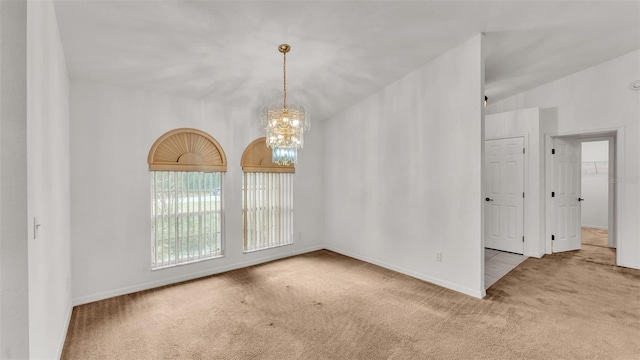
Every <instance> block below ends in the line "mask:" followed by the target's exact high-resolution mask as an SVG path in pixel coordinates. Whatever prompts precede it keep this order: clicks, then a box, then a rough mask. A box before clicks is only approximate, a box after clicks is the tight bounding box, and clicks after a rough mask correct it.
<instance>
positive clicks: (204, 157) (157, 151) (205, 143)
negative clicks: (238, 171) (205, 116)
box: [147, 128, 227, 172]
mask: <svg viewBox="0 0 640 360" xmlns="http://www.w3.org/2000/svg"><path fill="white" fill-rule="evenodd" d="M147 162H148V163H149V170H152V171H205V172H210V171H211V172H226V171H227V157H226V155H225V154H224V151H223V150H222V147H221V146H220V144H218V142H217V141H216V139H214V138H213V137H212V136H211V135H209V134H207V133H206V132H204V131H201V130H197V129H188V128H182V129H175V130H171V131H169V132H167V133H165V134H164V135H162V136H160V137H159V138H158V140H156V142H155V143H154V144H153V146H151V150H150V151H149V158H148V159H147Z"/></svg>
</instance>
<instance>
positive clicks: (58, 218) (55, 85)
mask: <svg viewBox="0 0 640 360" xmlns="http://www.w3.org/2000/svg"><path fill="white" fill-rule="evenodd" d="M27 10H28V15H27V26H28V27H27V29H28V30H27V86H28V93H27V96H28V97H27V109H28V110H27V156H28V166H27V171H28V180H27V187H28V219H29V221H30V226H29V349H30V352H29V354H30V356H31V358H34V359H52V358H57V357H59V356H60V354H61V352H62V347H63V345H64V339H65V336H66V330H67V326H68V323H69V318H70V316H71V288H70V281H71V248H70V246H71V240H70V238H71V225H70V219H71V213H70V196H71V193H70V189H69V185H70V170H69V77H68V74H67V68H66V61H65V58H64V54H63V50H62V43H61V41H60V34H59V32H58V24H57V20H56V14H55V10H54V6H53V3H52V2H51V1H29V2H28V6H27ZM34 217H37V218H38V222H39V223H40V224H41V226H40V228H39V230H38V232H37V238H36V239H34V238H33V224H32V223H31V222H32V221H33V218H34Z"/></svg>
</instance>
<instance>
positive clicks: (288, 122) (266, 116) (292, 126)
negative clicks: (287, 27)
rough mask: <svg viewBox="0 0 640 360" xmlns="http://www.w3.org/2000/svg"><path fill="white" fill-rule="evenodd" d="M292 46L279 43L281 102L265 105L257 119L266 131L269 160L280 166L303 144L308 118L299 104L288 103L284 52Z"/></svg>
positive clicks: (293, 160) (291, 160)
mask: <svg viewBox="0 0 640 360" xmlns="http://www.w3.org/2000/svg"><path fill="white" fill-rule="evenodd" d="M289 50H291V47H290V46H289V45H287V44H282V45H280V46H278V51H280V52H281V53H282V55H283V56H284V61H283V66H282V72H283V99H282V104H271V105H269V106H265V107H264V108H263V109H262V111H261V112H260V121H261V123H262V126H263V127H264V129H265V130H266V133H267V135H266V138H267V146H268V147H269V148H271V149H272V150H271V158H272V159H271V161H273V162H274V163H276V164H279V165H289V164H295V163H296V162H297V160H298V149H302V147H303V146H304V132H305V131H307V130H309V127H310V125H311V117H310V115H309V112H308V111H307V110H305V108H304V107H302V106H296V105H293V104H287V53H288V52H289Z"/></svg>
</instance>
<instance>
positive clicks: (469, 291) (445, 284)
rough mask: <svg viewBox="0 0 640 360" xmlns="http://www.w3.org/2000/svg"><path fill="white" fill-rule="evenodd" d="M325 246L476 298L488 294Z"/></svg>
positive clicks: (345, 254)
mask: <svg viewBox="0 0 640 360" xmlns="http://www.w3.org/2000/svg"><path fill="white" fill-rule="evenodd" d="M325 248H326V249H327V250H330V251H333V252H336V253H338V254H341V255H344V256H348V257H352V258H354V259H358V260H362V261H364V262H368V263H370V264H374V265H378V266H380V267H383V268H385V269H389V270H393V271H396V272H399V273H401V274H405V275H409V276H411V277H414V278H416V279H419V280H422V281H426V282H429V283H432V284H435V285H438V286H442V287H445V288H447V289H450V290H454V291H457V292H459V293H462V294H465V295H469V296H472V297H475V298H478V299H482V298H484V297H485V295H486V292H485V291H484V289H482V291H477V290H474V289H470V288H466V287H463V286H459V285H456V284H453V283H450V282H448V281H445V280H442V279H437V278H434V277H431V276H427V275H424V274H419V273H416V272H414V271H411V270H408V269H404V268H401V267H398V266H394V265H391V264H387V263H385V262H383V261H378V260H375V259H372V258H369V257H366V256H361V255H358V254H355V253H352V252H350V251H346V250H343V249H339V248H336V247H333V246H326V247H325Z"/></svg>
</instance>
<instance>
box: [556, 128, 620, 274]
mask: <svg viewBox="0 0 640 360" xmlns="http://www.w3.org/2000/svg"><path fill="white" fill-rule="evenodd" d="M616 134H617V132H609V133H595V134H578V135H565V136H555V137H549V138H548V143H547V144H548V146H547V149H548V150H549V152H548V154H549V155H548V157H547V164H548V165H547V181H546V183H547V190H548V194H550V198H549V201H548V203H547V233H548V235H549V237H550V241H549V243H548V245H547V253H556V252H562V251H571V250H581V249H585V247H589V249H591V250H597V249H592V248H590V247H592V246H597V247H600V248H608V249H607V250H609V253H610V254H612V256H611V261H612V262H613V264H615V263H616V260H615V258H616V254H615V250H613V249H614V248H615V247H616V231H615V230H616V220H615V211H616V189H615V182H614V181H610V179H613V178H615V172H616V166H615V165H616V146H617V145H616V142H617V141H616ZM591 250H590V251H591ZM598 251H600V250H598ZM613 264H612V265H613Z"/></svg>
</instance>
